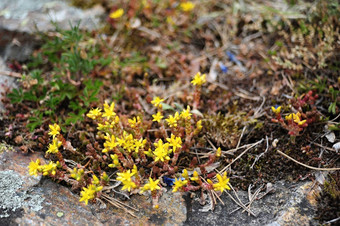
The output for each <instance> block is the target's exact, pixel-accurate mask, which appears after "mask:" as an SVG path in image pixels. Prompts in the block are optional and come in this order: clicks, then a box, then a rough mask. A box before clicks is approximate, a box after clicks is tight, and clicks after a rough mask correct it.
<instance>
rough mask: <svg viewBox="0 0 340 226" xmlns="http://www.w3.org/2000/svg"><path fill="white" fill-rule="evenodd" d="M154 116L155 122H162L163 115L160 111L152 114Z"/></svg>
mask: <svg viewBox="0 0 340 226" xmlns="http://www.w3.org/2000/svg"><path fill="white" fill-rule="evenodd" d="M152 117H153V120H152V121H153V122H161V120H162V118H163V115H162V113H160V112H157V114H154V115H152Z"/></svg>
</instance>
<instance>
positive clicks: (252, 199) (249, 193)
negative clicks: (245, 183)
mask: <svg viewBox="0 0 340 226" xmlns="http://www.w3.org/2000/svg"><path fill="white" fill-rule="evenodd" d="M263 186H264V185H262V186H261V187H259V188H258V189H257V190H256V191H255V193H254V194H253V195H252V194H251V186H250V185H249V189H248V196H249V204H246V205H248V206H247V208H248V209H249V210H250V206H251V204H253V202H254V201H255V199H256V197H257V196H258V195H259V194H260V191H261V190H262V188H263ZM243 212H244V210H243Z"/></svg>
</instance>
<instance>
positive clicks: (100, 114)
mask: <svg viewBox="0 0 340 226" xmlns="http://www.w3.org/2000/svg"><path fill="white" fill-rule="evenodd" d="M205 82H206V81H205V74H203V75H202V74H201V73H197V74H196V75H195V78H194V79H193V80H192V81H191V83H192V84H193V85H195V86H198V87H201V86H202V85H203V84H204V83H205ZM197 90H199V89H196V91H197ZM163 102H164V99H162V98H160V97H157V96H156V97H154V98H153V100H152V101H151V104H153V106H154V107H155V108H156V109H157V113H156V114H153V115H152V117H153V120H152V121H154V122H157V123H159V124H160V126H161V127H160V128H161V129H160V133H159V134H158V135H156V140H155V141H154V142H153V143H152V142H150V140H149V139H150V138H148V139H144V138H143V137H144V134H143V133H144V132H143V131H146V130H143V128H146V127H145V125H148V123H144V121H143V118H141V117H140V116H136V117H133V118H131V119H127V121H126V120H122V121H121V120H120V117H119V116H118V115H117V113H116V112H115V103H114V102H112V103H111V104H108V103H106V102H105V103H104V104H103V108H102V109H100V108H94V109H91V110H90V111H89V112H88V113H87V114H86V116H87V117H89V118H91V119H93V120H95V122H96V123H97V129H98V133H97V137H98V138H100V139H102V140H103V147H102V150H101V153H99V154H97V156H98V160H99V161H103V160H104V161H109V158H108V157H110V158H111V160H112V162H111V163H110V164H109V163H108V164H107V166H108V167H110V168H117V169H118V170H119V172H118V173H117V177H116V180H117V181H120V182H121V183H122V185H123V186H122V190H127V191H128V192H131V191H132V190H135V191H136V190H137V189H139V191H140V193H143V192H145V191H150V192H151V194H152V195H153V197H154V196H156V195H157V190H159V189H160V188H161V185H160V179H157V178H155V175H157V173H154V174H153V173H152V170H151V174H150V175H148V176H147V177H149V178H148V180H147V181H146V179H144V177H146V176H145V169H143V168H140V169H139V170H138V168H137V165H138V164H139V163H143V164H148V162H149V161H148V158H149V160H151V159H152V160H153V161H150V162H152V163H151V164H153V165H154V166H156V165H157V167H159V169H160V170H161V171H162V170H165V169H171V168H172V169H173V165H174V164H175V163H176V161H177V159H178V156H179V155H180V154H181V153H182V151H184V150H188V149H187V148H188V147H187V146H188V143H185V144H183V142H189V143H190V142H191V138H192V137H193V135H195V134H197V133H199V132H200V131H201V129H202V121H201V120H199V121H197V122H196V125H195V124H193V122H194V119H195V118H194V119H193V118H192V113H191V109H190V106H187V108H186V109H184V110H182V111H181V112H175V113H174V114H170V115H168V116H167V118H165V119H164V120H163V118H164V115H163ZM275 110H276V109H275ZM291 117H292V118H293V119H294V121H297V119H300V116H299V115H298V114H296V115H295V114H294V115H292V116H291ZM123 118H124V117H123ZM165 126H168V128H169V130H170V132H169V133H168V132H167V131H166V130H165ZM49 129H50V131H49V133H48V134H49V135H50V136H51V138H52V141H51V143H50V144H49V146H48V150H47V153H51V154H55V155H56V156H57V157H58V158H59V161H60V163H59V161H58V162H56V163H54V162H49V163H48V164H45V165H41V161H40V159H37V160H36V162H33V161H32V162H31V163H30V165H29V167H28V168H29V174H30V175H38V173H42V174H43V175H44V176H46V175H49V176H54V175H61V174H60V173H57V172H59V171H58V168H60V169H59V170H63V171H64V172H63V174H62V177H63V178H66V177H65V175H67V176H69V177H70V178H73V179H74V180H75V181H74V182H75V183H74V184H77V186H78V188H81V187H82V190H81V192H80V202H84V203H85V204H88V201H90V200H93V199H95V198H98V197H100V195H101V192H102V190H103V187H104V186H106V185H107V184H108V183H109V181H110V179H109V177H108V176H107V174H106V173H105V172H104V171H103V169H101V170H100V171H99V172H100V173H101V176H100V179H98V177H97V176H96V175H95V173H98V172H94V171H93V169H92V170H86V169H87V165H88V164H86V165H85V166H81V165H77V167H75V168H73V169H71V168H69V166H67V165H66V164H65V160H64V159H63V157H62V154H61V153H60V152H59V148H60V146H61V145H64V147H66V146H65V142H66V141H65V139H64V138H63V136H62V135H61V134H60V130H61V129H60V126H59V125H57V124H53V125H49ZM168 134H170V136H169V135H168ZM160 136H163V137H160ZM184 137H185V140H184ZM188 140H189V141H188ZM96 149H97V150H98V147H96ZM89 150H90V149H89ZM93 150H94V149H93ZM99 150H100V149H99ZM99 152H100V151H99ZM221 154H222V151H221V149H220V148H218V149H217V150H216V153H215V155H216V157H217V158H218V157H220V156H221ZM95 156H96V154H94V157H93V158H96V157H95ZM171 158H172V159H171ZM169 161H172V162H171V163H172V165H170V164H169ZM88 163H90V161H89V162H88ZM100 167H102V165H101V166H100ZM175 170H176V169H175ZM65 171H66V172H67V173H68V174H67V173H65ZM174 172H176V171H174ZM161 173H163V172H161ZM89 175H90V176H91V175H92V178H91V177H89ZM171 175H172V174H171ZM178 176H180V177H178ZM54 178H58V177H56V176H55V177H54ZM170 180H171V181H173V187H172V192H177V191H187V190H190V189H196V188H198V187H199V186H201V187H204V186H206V188H208V189H214V190H216V191H221V192H223V191H224V190H229V189H230V187H229V186H228V183H229V178H227V175H226V173H224V174H223V175H220V174H218V175H217V180H218V182H217V183H213V182H212V181H211V180H209V179H207V182H205V183H204V184H205V185H203V186H202V183H203V182H202V180H201V177H200V175H199V172H197V171H194V172H193V173H192V175H191V176H190V177H189V175H188V171H187V170H186V169H184V170H183V173H182V174H179V175H176V177H175V178H174V179H171V178H170ZM197 184H198V185H199V186H197ZM195 186H196V187H195ZM137 191H138V190H137Z"/></svg>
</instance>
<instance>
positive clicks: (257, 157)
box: [250, 136, 269, 169]
mask: <svg viewBox="0 0 340 226" xmlns="http://www.w3.org/2000/svg"><path fill="white" fill-rule="evenodd" d="M266 143H267V148H266V150H265V151H264V152H262V153H261V154H259V155H258V156H256V158H255V160H254V162H253V164H252V165H251V167H250V169H253V167H254V165H255V163H256V162H257V161H258V160H259V159H260V158H261V157H262V156H263V155H264V154H265V153H267V151H268V147H269V145H268V137H267V136H266Z"/></svg>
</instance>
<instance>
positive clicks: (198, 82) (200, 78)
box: [191, 72, 206, 86]
mask: <svg viewBox="0 0 340 226" xmlns="http://www.w3.org/2000/svg"><path fill="white" fill-rule="evenodd" d="M205 76H206V74H203V75H201V72H197V74H196V75H195V77H194V79H193V80H192V81H191V83H192V84H193V85H194V86H202V85H203V84H204V83H206V79H205Z"/></svg>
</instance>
